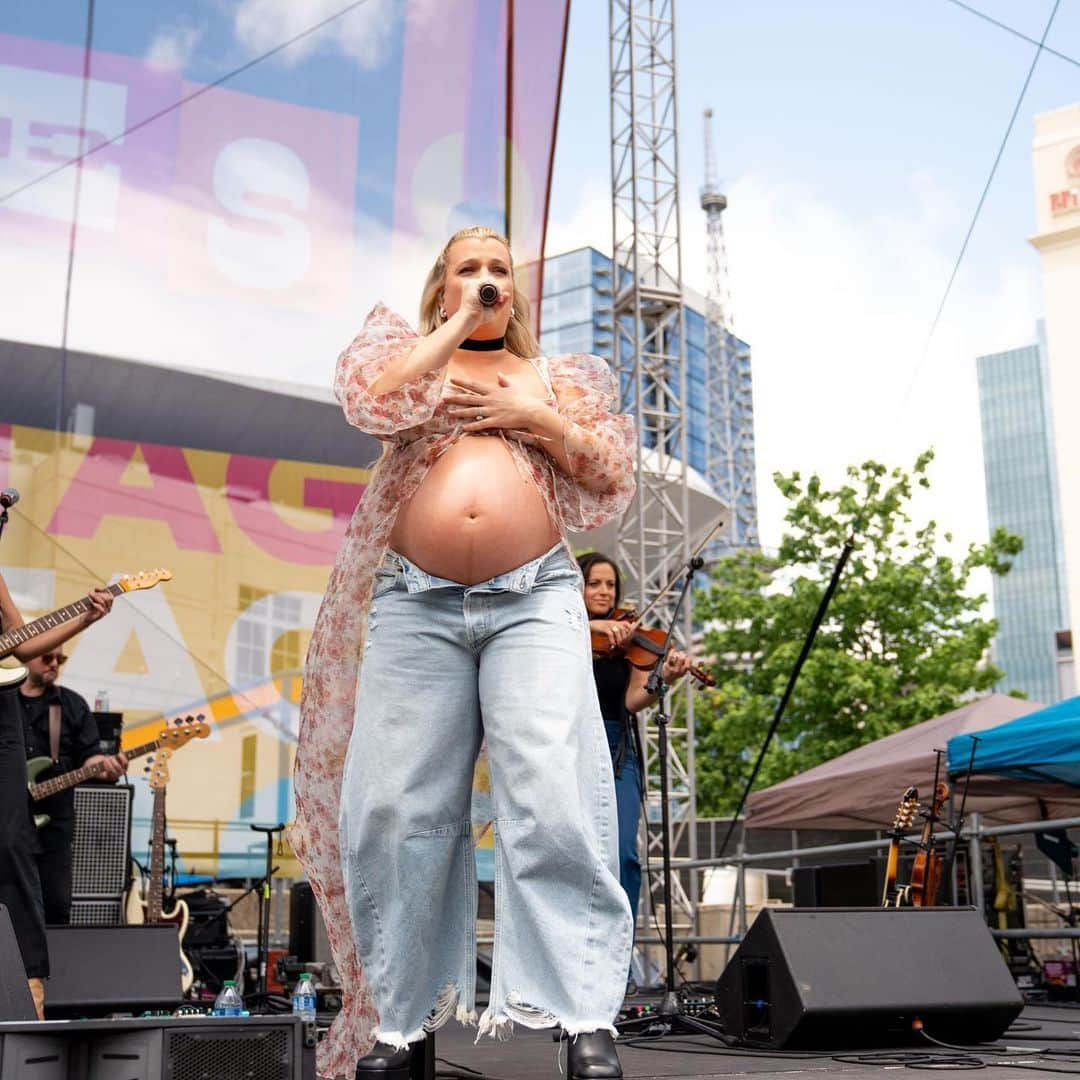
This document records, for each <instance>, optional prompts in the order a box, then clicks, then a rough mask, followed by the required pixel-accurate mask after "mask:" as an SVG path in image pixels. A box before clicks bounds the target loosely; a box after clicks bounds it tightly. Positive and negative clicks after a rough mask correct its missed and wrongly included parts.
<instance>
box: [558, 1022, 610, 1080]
mask: <svg viewBox="0 0 1080 1080" xmlns="http://www.w3.org/2000/svg"><path fill="white" fill-rule="evenodd" d="M566 1039H567V1043H568V1044H569V1049H568V1050H567V1070H566V1071H567V1072H568V1073H569V1077H570V1080H619V1077H621V1076H622V1066H621V1065H620V1064H619V1055H618V1054H617V1053H615V1040H614V1039H613V1038H612V1037H611V1032H610V1031H590V1032H589V1033H588V1034H587V1035H568V1036H567V1037H566Z"/></svg>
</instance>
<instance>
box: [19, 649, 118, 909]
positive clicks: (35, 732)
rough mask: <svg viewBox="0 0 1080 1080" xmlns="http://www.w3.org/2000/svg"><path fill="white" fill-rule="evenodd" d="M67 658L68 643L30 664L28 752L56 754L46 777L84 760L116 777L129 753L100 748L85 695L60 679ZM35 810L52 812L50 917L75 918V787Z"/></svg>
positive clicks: (41, 866)
mask: <svg viewBox="0 0 1080 1080" xmlns="http://www.w3.org/2000/svg"><path fill="white" fill-rule="evenodd" d="M66 660H67V657H66V656H65V655H64V652H63V649H60V648H56V649H51V650H50V651H49V652H47V653H44V654H43V655H42V656H38V657H35V658H34V659H33V660H30V661H28V662H27V664H26V668H27V676H26V682H24V683H23V684H22V686H20V687H19V704H20V707H21V709H20V711H21V713H22V719H23V731H24V733H25V737H26V756H27V758H28V759H29V758H34V757H49V758H51V759H52V760H53V762H54V763H55V764H54V765H53V768H52V769H51V770H49V771H48V772H45V773H42V774H41V777H40V779H42V780H46V779H48V778H49V777H50V776H54V775H56V774H58V773H64V772H71V770H72V769H78V768H81V767H82V766H84V765H90V764H99V767H100V769H101V772H100V773H99V776H98V778H99V779H101V780H108V781H112V782H113V783H115V782H116V781H117V780H119V779H120V777H121V776H123V775H124V772H125V770H126V769H127V758H126V757H124V755H123V754H115V755H111V756H110V755H106V754H102V753H100V751H99V746H100V740H99V736H98V729H97V723H96V722H95V721H94V714H93V713H92V712H91V711H90V706H89V705H87V703H86V699H85V698H84V697H82V695H81V694H77V693H75V691H74V690H71V689H69V688H68V687H66V686H61V685H60V684H59V678H60V668H61V667H62V666H63V664H64V662H65V661H66ZM34 812H35V813H38V814H48V816H49V821H48V823H47V824H45V825H43V826H42V827H41V828H40V829H38V831H37V841H38V851H37V860H36V861H37V867H38V876H39V877H40V879H41V893H42V898H43V900H44V902H45V921H46V922H47V923H50V924H54V923H68V922H70V921H71V865H72V862H71V838H72V834H73V832H74V829H75V790H74V788H68V789H67V790H66V791H60V792H57V793H56V794H55V795H50V796H49V797H48V798H46V799H42V800H41V801H40V802H38V803H37V804H36V805H35V806H34Z"/></svg>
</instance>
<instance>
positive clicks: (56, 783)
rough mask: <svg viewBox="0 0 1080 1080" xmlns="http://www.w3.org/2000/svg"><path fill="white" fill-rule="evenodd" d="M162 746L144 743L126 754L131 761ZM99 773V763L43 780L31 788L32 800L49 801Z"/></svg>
mask: <svg viewBox="0 0 1080 1080" xmlns="http://www.w3.org/2000/svg"><path fill="white" fill-rule="evenodd" d="M160 745H161V740H160V739H155V740H154V741H153V742H148V743H143V744H142V745H141V746H133V747H132V748H131V749H130V750H125V751H124V754H125V755H126V757H127V758H128V760H129V761H130V760H132V759H134V758H137V757H142V756H143V754H149V753H151V752H152V751H154V750H156V749H157V748H158V747H159V746H160ZM99 772H101V763H100V762H97V763H96V764H94V765H83V767H82V768H81V769H73V770H72V771H71V772H66V773H61V774H60V775H59V776H51V777H49V779H48V780H42V781H41V783H39V784H33V785H32V786H31V788H30V798H32V799H47V798H48V797H49V796H50V795H55V794H56V793H57V792H58V791H66V790H67V789H68V788H70V787H74V786H75V785H76V784H81V783H82V782H83V781H84V780H93V778H94V777H95V776H97V774H98V773H99Z"/></svg>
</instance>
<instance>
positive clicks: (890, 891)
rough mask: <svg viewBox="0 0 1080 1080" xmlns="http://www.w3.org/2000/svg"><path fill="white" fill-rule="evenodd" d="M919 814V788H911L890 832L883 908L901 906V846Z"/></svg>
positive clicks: (882, 900)
mask: <svg viewBox="0 0 1080 1080" xmlns="http://www.w3.org/2000/svg"><path fill="white" fill-rule="evenodd" d="M918 812H919V791H918V788H914V787H909V788H908V789H907V791H905V792H904V794H903V795H902V796H901V797H900V805H899V806H898V807H897V808H896V816H895V817H894V818H893V823H892V829H891V830H890V832H889V857H888V860H887V861H886V863H885V886H884V888H883V889H882V891H881V906H882V907H900V906H901V903H902V899H903V896H904V889H903V887H900V886H897V884H896V877H897V873H898V872H899V870H900V844H901V843H902V842H903V839H904V836H905V835H906V834H907V833H908V831H909V830H910V829H911V826H912V823H913V822H914V821H915V815H916V814H918Z"/></svg>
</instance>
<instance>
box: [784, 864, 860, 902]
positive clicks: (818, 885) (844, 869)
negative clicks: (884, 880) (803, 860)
mask: <svg viewBox="0 0 1080 1080" xmlns="http://www.w3.org/2000/svg"><path fill="white" fill-rule="evenodd" d="M791 891H792V901H793V902H794V904H795V906H796V907H798V908H803V907H873V906H874V905H875V904H876V903H877V902H878V901H879V900H880V898H881V885H880V883H879V882H878V871H877V868H876V867H875V865H874V862H873V860H872V859H867V860H865V861H864V862H857V863H833V864H831V865H828V866H796V867H795V869H794V870H792V872H791Z"/></svg>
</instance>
